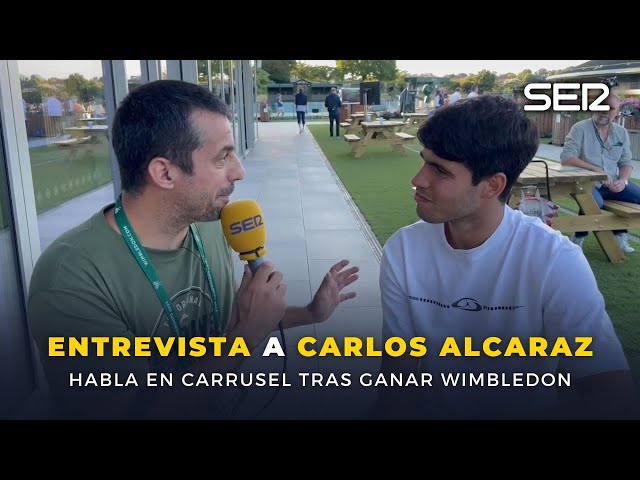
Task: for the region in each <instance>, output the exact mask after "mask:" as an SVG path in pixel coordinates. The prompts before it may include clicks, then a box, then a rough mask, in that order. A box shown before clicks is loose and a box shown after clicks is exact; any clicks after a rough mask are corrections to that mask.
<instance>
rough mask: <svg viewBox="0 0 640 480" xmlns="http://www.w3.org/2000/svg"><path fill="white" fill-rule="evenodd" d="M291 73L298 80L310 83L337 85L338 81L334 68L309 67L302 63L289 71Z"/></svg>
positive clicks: (338, 75)
mask: <svg viewBox="0 0 640 480" xmlns="http://www.w3.org/2000/svg"><path fill="white" fill-rule="evenodd" d="M291 73H292V74H293V75H295V76H296V78H298V79H300V78H304V79H305V80H309V81H310V82H323V83H332V82H335V83H338V80H339V79H340V74H339V73H338V72H337V70H336V68H335V67H328V66H325V65H309V64H308V63H304V62H298V63H297V64H296V65H295V66H294V67H293V69H292V70H291ZM340 80H341V79H340Z"/></svg>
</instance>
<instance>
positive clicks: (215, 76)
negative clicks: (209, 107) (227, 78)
mask: <svg viewBox="0 0 640 480" xmlns="http://www.w3.org/2000/svg"><path fill="white" fill-rule="evenodd" d="M221 61H222V60H211V79H212V80H220V62H221ZM208 62H209V60H198V83H199V84H201V85H205V84H207V85H208V84H209V75H208V72H209V71H208V66H207V64H208Z"/></svg>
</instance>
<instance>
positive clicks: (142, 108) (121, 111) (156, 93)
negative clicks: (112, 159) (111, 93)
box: [112, 80, 231, 192]
mask: <svg viewBox="0 0 640 480" xmlns="http://www.w3.org/2000/svg"><path fill="white" fill-rule="evenodd" d="M197 110H204V111H208V112H212V113H218V114H220V115H224V116H225V117H226V118H228V119H229V120H231V114H230V112H229V109H228V107H227V105H226V104H225V103H224V102H223V101H222V100H220V99H219V98H218V97H216V96H215V95H214V94H213V93H211V92H210V91H209V90H207V89H206V88H204V87H201V86H199V85H195V84H193V83H189V82H183V81H178V80H157V81H155V82H150V83H146V84H144V85H141V86H139V87H137V88H136V89H135V90H132V91H131V92H129V94H128V95H127V96H126V97H125V98H124V100H122V103H121V104H120V106H119V107H118V110H117V111H116V114H115V117H114V119H113V131H112V143H113V149H114V151H115V154H116V156H117V157H118V165H119V167H120V178H121V181H122V189H123V190H125V191H128V192H139V191H140V190H141V188H142V187H143V186H144V184H145V177H146V170H147V167H148V166H149V162H150V161H151V160H152V159H153V158H155V157H164V158H166V159H168V160H170V161H171V162H172V163H174V164H175V165H177V166H178V167H179V168H180V169H182V170H183V171H184V172H186V173H188V174H191V173H193V164H192V158H191V154H192V153H193V151H194V150H196V149H197V148H199V147H200V146H201V142H202V140H201V138H200V133H201V132H199V131H198V130H197V129H196V128H194V126H193V124H192V123H191V115H192V113H193V112H194V111H197Z"/></svg>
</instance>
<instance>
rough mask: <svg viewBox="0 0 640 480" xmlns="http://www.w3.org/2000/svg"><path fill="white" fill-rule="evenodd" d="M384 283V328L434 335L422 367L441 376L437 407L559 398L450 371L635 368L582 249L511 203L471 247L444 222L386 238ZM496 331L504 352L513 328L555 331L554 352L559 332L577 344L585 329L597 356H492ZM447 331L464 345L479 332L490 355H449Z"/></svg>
mask: <svg viewBox="0 0 640 480" xmlns="http://www.w3.org/2000/svg"><path fill="white" fill-rule="evenodd" d="M380 290H381V295H382V308H383V319H384V321H383V337H384V338H385V339H387V338H389V337H391V336H399V337H402V338H405V339H409V338H411V337H415V336H424V337H426V338H427V341H426V346H427V348H428V351H427V353H426V355H425V356H423V357H421V359H420V361H421V370H422V371H423V372H429V373H432V375H433V383H432V385H433V387H423V388H422V389H421V391H422V393H424V394H425V409H426V415H428V416H432V417H435V418H440V417H446V418H499V417H511V418H514V417H515V418H518V417H519V416H520V415H523V412H526V411H527V410H528V409H529V408H532V409H537V408H538V407H540V408H542V407H544V406H548V405H550V404H552V403H553V402H555V400H556V399H557V394H556V391H555V389H554V388H553V387H542V386H539V387H527V386H522V387H510V388H509V387H503V388H500V387H487V386H485V387H483V388H477V387H474V388H469V387H460V386H456V387H452V386H448V387H443V386H442V382H441V380H440V373H445V374H447V373H454V374H455V373H463V372H466V373H475V374H477V373H479V372H485V375H486V373H488V372H498V373H507V374H512V373H514V372H521V373H525V374H526V373H537V374H538V375H540V376H542V375H543V374H545V373H551V374H555V373H556V370H557V368H558V367H559V368H560V370H561V371H562V372H565V373H570V374H571V382H572V384H573V383H574V382H575V381H576V380H577V379H578V378H580V377H583V376H586V375H592V374H597V373H601V372H607V371H614V370H628V369H629V367H628V364H627V361H626V358H625V356H624V353H623V351H622V348H621V345H620V342H619V340H618V338H617V336H616V334H615V332H614V329H613V326H612V324H611V320H610V318H609V316H608V315H607V313H606V311H605V305H604V299H603V297H602V295H601V293H600V291H599V290H598V287H597V284H596V281H595V277H594V275H593V272H592V271H591V268H590V266H589V264H588V262H587V260H586V258H585V257H584V255H583V253H582V251H581V250H580V248H579V247H578V246H577V245H574V244H573V243H572V242H571V241H569V239H568V238H567V237H565V236H563V235H562V234H561V233H560V232H558V231H555V230H553V229H552V228H550V227H548V226H547V225H545V224H543V223H542V222H541V221H540V220H539V219H538V218H534V217H528V216H525V215H523V214H522V213H521V212H519V211H517V210H512V209H511V208H509V207H507V206H505V212H504V217H503V219H502V222H501V223H500V225H499V227H498V228H497V230H496V231H495V232H494V233H493V235H491V237H489V238H488V239H487V240H486V241H485V242H484V244H482V245H480V246H479V247H476V248H473V249H469V250H456V249H454V248H452V247H451V246H450V245H449V243H448V242H447V240H446V237H445V233H444V224H429V223H426V222H423V221H419V222H417V223H414V224H413V225H409V226H406V227H403V228H401V229H400V230H398V231H397V232H396V233H395V234H394V235H393V236H391V238H389V240H388V241H387V243H386V244H385V246H384V249H383V258H382V264H381V266H380ZM492 336H495V337H500V338H501V339H502V343H500V344H499V345H493V346H492V348H493V349H496V348H499V349H500V350H502V351H503V352H504V351H505V349H506V347H507V344H508V342H509V340H510V339H511V337H519V338H520V339H521V340H522V344H523V345H524V347H525V351H527V350H528V344H529V338H530V337H545V338H546V339H547V341H548V343H549V347H548V348H547V353H550V352H551V348H552V346H553V344H554V343H555V341H556V339H557V338H558V337H566V339H567V341H568V343H569V346H570V347H571V349H572V351H574V352H575V349H576V348H577V345H576V344H575V343H574V339H575V337H578V336H586V337H593V343H592V344H591V345H590V346H589V347H588V350H591V351H593V356H592V357H582V356H580V357H577V356H570V357H569V356H566V357H565V356H563V355H560V356H553V357H552V356H546V357H543V356H536V357H530V356H526V357H525V356H517V355H513V356H509V357H507V356H498V357H489V356H486V355H484V354H483V353H482V341H483V340H484V339H486V338H488V337H492ZM446 337H455V338H456V341H457V345H458V346H459V347H460V349H461V350H462V349H463V346H464V337H472V341H473V349H474V350H480V351H481V354H480V356H479V357H465V356H461V357H454V356H452V355H448V356H443V357H440V356H439V355H438V354H439V353H440V350H441V348H442V345H443V343H444V341H445V338H446ZM527 353H528V351H527ZM463 354H464V352H463ZM507 378H512V377H507ZM565 388H566V387H565Z"/></svg>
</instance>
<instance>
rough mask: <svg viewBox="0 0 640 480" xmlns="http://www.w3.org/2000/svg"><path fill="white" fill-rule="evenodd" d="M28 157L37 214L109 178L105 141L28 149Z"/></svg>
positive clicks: (91, 188) (107, 180)
mask: <svg viewBox="0 0 640 480" xmlns="http://www.w3.org/2000/svg"><path fill="white" fill-rule="evenodd" d="M29 156H30V157H31V173H32V175H33V191H34V195H35V197H36V211H37V212H38V214H40V213H42V212H45V211H47V210H49V209H51V208H53V207H56V206H58V205H60V204H61V203H64V202H66V201H67V200H70V199H72V198H75V197H77V196H78V195H81V194H83V193H86V192H89V191H91V190H93V189H94V188H97V187H99V186H100V185H104V184H105V183H108V182H110V181H111V164H110V163H109V152H108V149H107V144H106V143H84V144H82V145H78V146H72V147H59V146H56V145H51V146H46V147H38V148H31V149H30V150H29Z"/></svg>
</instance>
